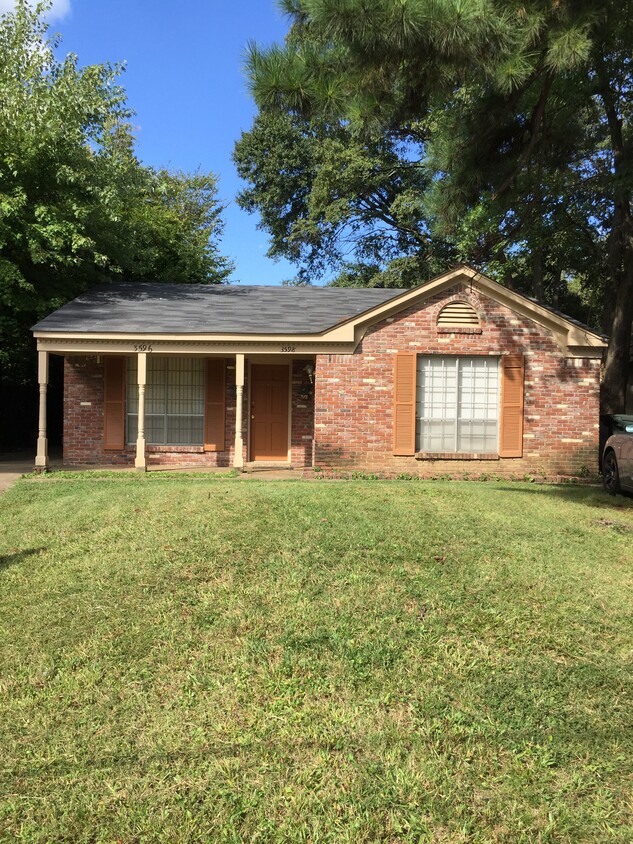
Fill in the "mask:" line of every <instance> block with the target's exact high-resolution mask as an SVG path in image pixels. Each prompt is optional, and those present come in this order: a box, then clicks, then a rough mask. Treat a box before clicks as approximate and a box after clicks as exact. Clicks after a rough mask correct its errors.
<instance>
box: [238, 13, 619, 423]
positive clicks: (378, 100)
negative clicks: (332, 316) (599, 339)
mask: <svg viewBox="0 0 633 844" xmlns="http://www.w3.org/2000/svg"><path fill="white" fill-rule="evenodd" d="M282 6H283V8H284V9H285V10H286V12H287V13H288V15H289V16H290V19H291V24H292V25H291V29H290V33H289V35H288V38H287V40H286V44H285V45H284V46H273V47H272V48H269V49H267V50H260V49H258V48H257V47H256V46H252V47H251V51H250V57H249V61H248V71H249V74H250V78H251V86H252V91H253V93H254V95H255V98H256V101H257V103H258V106H259V109H260V116H259V118H258V119H262V117H263V116H265V118H266V119H272V118H271V115H279V114H282V115H289V116H290V118H291V119H292V120H295V121H297V120H303V121H307V122H308V123H309V124H311V125H314V124H315V123H318V122H322V123H325V124H326V125H328V126H330V125H340V126H342V127H345V130H346V133H347V136H348V137H349V138H351V139H353V142H354V143H361V144H365V145H367V144H370V145H376V144H379V143H380V141H381V140H384V139H386V138H389V139H397V142H398V144H399V147H396V146H395V145H392V146H391V149H392V150H393V149H397V155H398V158H399V161H400V162H405V163H412V162H414V163H415V165H416V167H417V169H418V170H419V171H420V172H421V173H424V179H422V180H420V181H418V183H417V184H416V185H415V186H414V187H413V192H414V194H415V191H416V190H417V191H418V193H417V196H415V205H416V209H417V212H416V213H417V217H416V224H417V225H418V226H419V227H420V229H421V230H423V231H425V232H426V233H427V235H428V236H430V238H431V240H432V241H433V242H437V240H438V239H440V240H441V241H442V242H444V243H449V244H450V245H451V247H452V249H450V250H448V255H449V256H451V255H456V256H458V257H459V258H461V259H465V260H469V261H471V262H472V263H475V264H477V265H478V266H480V267H481V268H482V269H485V270H487V271H488V272H491V274H493V275H495V276H496V277H497V278H498V279H499V280H501V281H506V282H507V281H509V280H510V279H513V280H514V283H515V284H518V286H519V287H520V288H522V289H526V290H528V291H531V292H533V293H534V294H535V295H537V296H538V297H539V298H543V299H546V300H548V301H550V302H552V303H556V302H558V303H559V304H560V303H567V304H570V305H572V307H578V308H580V309H581V310H583V311H584V312H583V313H582V314H580V315H583V316H585V317H586V318H587V316H588V318H590V319H592V321H593V322H594V324H595V323H596V322H597V314H596V303H597V301H598V300H599V299H600V298H601V297H602V296H604V299H605V308H604V311H605V312H604V315H603V316H604V319H603V324H604V325H605V326H607V327H608V329H609V333H610V335H611V341H610V345H609V350H608V354H607V360H606V367H605V377H604V391H603V407H604V410H605V411H609V412H614V411H617V410H622V409H623V408H624V403H625V392H626V379H627V375H628V366H629V349H630V340H631V321H632V319H633V236H632V233H633V223H632V216H631V213H632V212H631V187H632V175H631V174H632V167H631V154H632V152H633V149H632V138H631V91H632V90H633V85H632V82H633V80H632V79H631V46H632V44H633V14H631V12H632V8H631V6H632V3H631V0H624V2H620V1H619V0H606V2H603V3H601V4H599V5H596V4H595V3H594V2H590V0H574V2H571V0H556V2H551V0H531V2H530V3H525V2H524V0H399V2H395V0H286V2H285V3H282ZM382 175H383V177H385V178H386V175H387V171H383V174H382ZM296 178H297V177H296V174H295V179H296ZM335 185H336V178H335V177H333V186H332V190H331V193H332V195H335V193H336V189H335ZM395 190H396V196H397V191H398V186H396V187H395ZM262 196H263V195H262ZM304 202H309V197H308V198H307V199H306V198H305V197H304ZM414 253H415V250H414V249H412V250H411V252H409V253H408V255H409V256H411V255H412V254H414Z"/></svg>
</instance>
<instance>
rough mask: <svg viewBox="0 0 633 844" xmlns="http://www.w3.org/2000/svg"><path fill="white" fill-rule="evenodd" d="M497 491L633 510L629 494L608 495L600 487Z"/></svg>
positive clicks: (509, 487)
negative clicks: (545, 496)
mask: <svg viewBox="0 0 633 844" xmlns="http://www.w3.org/2000/svg"><path fill="white" fill-rule="evenodd" d="M497 489H499V490H502V491H503V492H518V493H519V494H521V495H547V496H550V497H552V498H559V499H562V500H564V501H569V502H574V503H579V504H589V505H591V506H593V507H620V508H625V509H627V510H628V509H633V496H632V495H630V494H629V493H622V494H620V495H609V494H608V493H606V492H605V491H604V490H603V489H602V487H600V486H574V485H573V484H566V485H562V484H559V485H548V484H534V486H531V487H526V486H514V485H512V484H508V485H507V486H499V487H497Z"/></svg>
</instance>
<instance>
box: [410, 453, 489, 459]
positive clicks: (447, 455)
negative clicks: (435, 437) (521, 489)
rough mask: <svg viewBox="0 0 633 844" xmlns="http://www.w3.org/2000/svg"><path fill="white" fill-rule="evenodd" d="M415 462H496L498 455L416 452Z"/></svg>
mask: <svg viewBox="0 0 633 844" xmlns="http://www.w3.org/2000/svg"><path fill="white" fill-rule="evenodd" d="M415 459H416V460H498V459H499V455H498V454H496V453H494V452H482V453H481V454H472V453H471V452H469V451H418V452H417V453H416V455H415Z"/></svg>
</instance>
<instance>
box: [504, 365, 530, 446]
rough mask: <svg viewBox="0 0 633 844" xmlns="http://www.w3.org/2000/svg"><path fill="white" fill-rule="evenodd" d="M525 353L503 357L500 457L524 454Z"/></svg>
mask: <svg viewBox="0 0 633 844" xmlns="http://www.w3.org/2000/svg"><path fill="white" fill-rule="evenodd" d="M524 373H525V362H524V359H523V355H505V356H504V357H502V358H501V424H500V430H499V457H521V456H522V455H523V378H524Z"/></svg>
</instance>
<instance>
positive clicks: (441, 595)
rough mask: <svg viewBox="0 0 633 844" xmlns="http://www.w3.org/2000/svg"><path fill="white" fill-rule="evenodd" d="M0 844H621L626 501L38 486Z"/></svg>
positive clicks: (521, 488)
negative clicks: (264, 843)
mask: <svg viewBox="0 0 633 844" xmlns="http://www.w3.org/2000/svg"><path fill="white" fill-rule="evenodd" d="M0 523H1V524H2V528H3V529H2V531H1V532H0V554H1V555H2V556H1V557H0V748H1V752H0V840H1V841H3V842H5V841H7V842H8V841H11V842H73V844H80V842H91V843H92V842H108V844H115V842H121V843H122V844H136V842H138V843H139V844H140V843H141V842H143V844H145V842H170V844H172V843H173V844H182V843H183V842H207V841H208V842H315V843H316V842H337V844H338V842H343V844H344V843H345V842H349V844H351V843H352V842H354V844H358V842H389V844H395V842H438V844H439V843H440V842H450V844H459V843H460V842H473V843H475V842H477V843H478V842H512V844H517V842H592V843H593V842H630V841H631V840H633V806H632V803H631V794H632V793H633V733H632V719H631V701H632V700H633V674H632V671H631V658H632V655H633V602H632V600H631V598H632V594H631V593H632V586H633V577H632V568H633V559H632V557H633V555H632V553H631V549H632V540H633V502H632V501H631V500H627V499H607V498H606V497H605V496H604V495H603V494H602V493H601V492H599V491H597V490H595V489H591V488H585V487H570V486H567V487H548V486H535V485H529V484H519V483H516V484H509V483H503V482H493V483H488V484H477V483H457V482H450V483H449V482H444V483H443V482H436V483H432V482H431V483H426V482H417V483H415V484H413V483H410V482H406V481H401V482H397V481H394V482H380V481H353V482H347V483H327V482H317V483H301V482H299V483H295V482H277V483H275V482H260V481H257V480H252V481H249V483H238V482H236V481H232V480H230V479H222V478H216V479H213V480H210V479H201V478H164V477H160V476H154V477H151V476H150V477H147V478H142V479H140V480H139V477H138V476H127V477H126V476H123V475H120V476H118V477H117V478H108V477H104V478H92V479H91V478H89V477H87V476H85V477H78V478H76V479H74V480H73V479H67V478H60V479H58V480H56V479H55V476H53V477H51V478H47V479H45V480H43V481H42V480H23V481H20V482H18V484H16V485H15V486H14V487H13V488H12V489H11V490H9V491H8V492H7V493H5V494H4V495H3V496H2V497H0Z"/></svg>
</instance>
